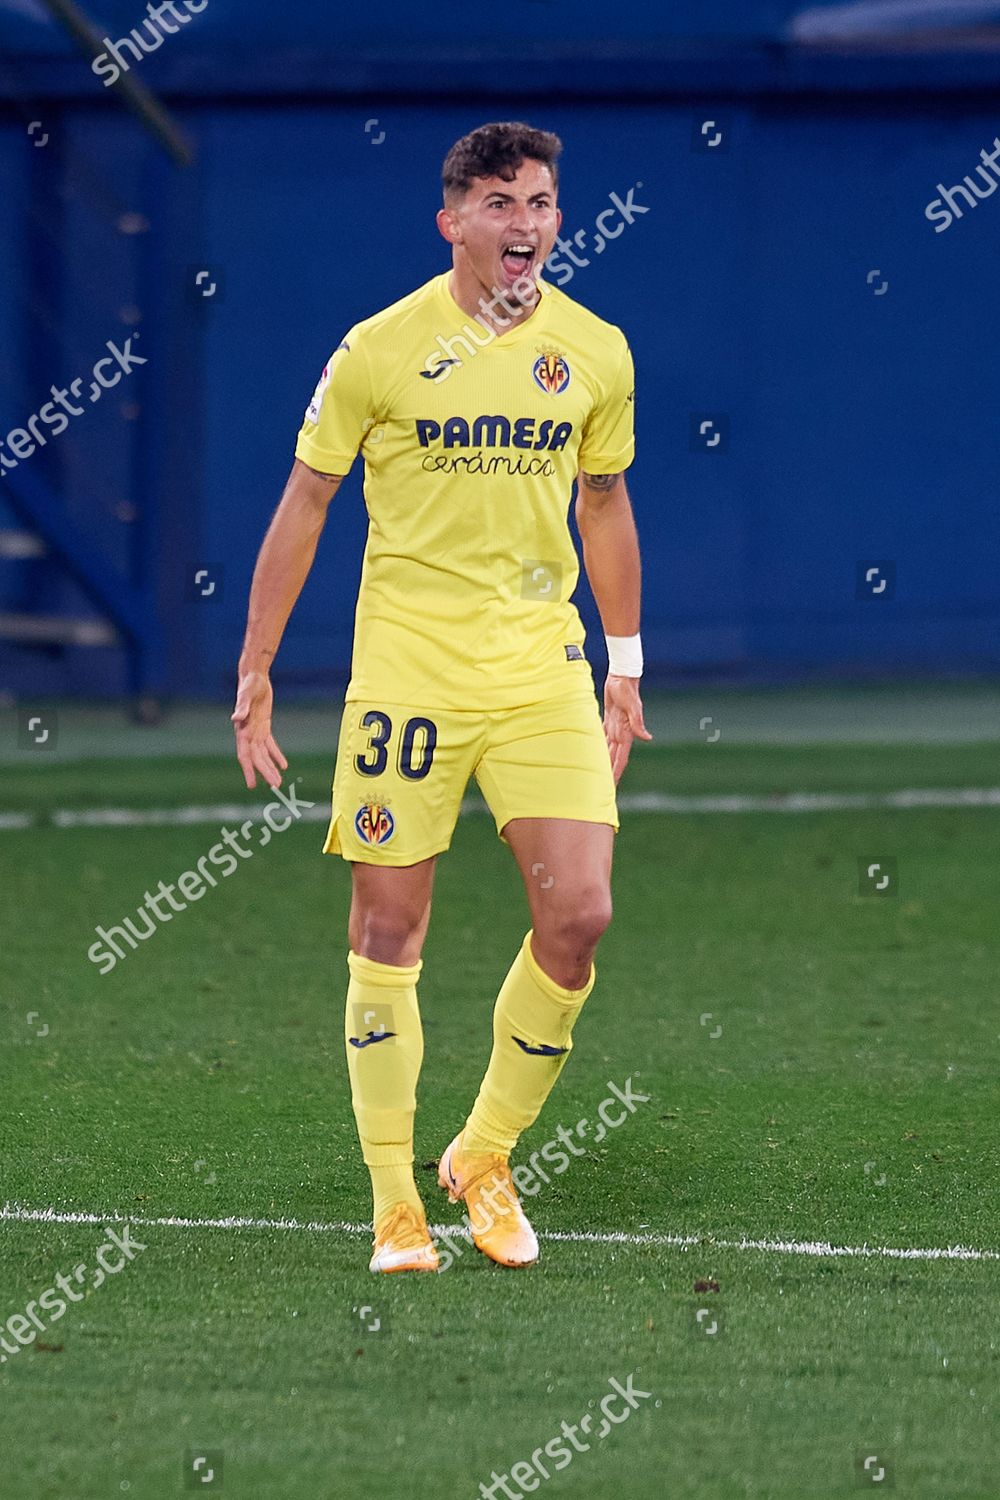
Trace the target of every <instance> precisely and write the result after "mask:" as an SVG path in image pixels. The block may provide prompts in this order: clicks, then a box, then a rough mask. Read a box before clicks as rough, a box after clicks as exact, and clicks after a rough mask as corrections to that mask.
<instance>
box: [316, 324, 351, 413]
mask: <svg viewBox="0 0 1000 1500" xmlns="http://www.w3.org/2000/svg"><path fill="white" fill-rule="evenodd" d="M341 349H344V350H346V351H347V352H348V353H350V349H351V346H350V344H349V343H348V342H347V340H346V339H345V340H344V342H343V343H342V344H338V345H337V348H336V349H335V350H334V352H333V354H331V355H330V358H329V359H328V360H327V362H326V364H325V365H324V366H323V373H322V375H321V376H320V377H319V384H318V385H317V387H316V389H315V390H314V391H313V393H312V400H311V401H310V402H309V405H308V406H307V407H306V421H307V422H312V423H313V424H314V425H316V424H317V423H318V422H319V418H320V412H321V411H322V410H323V397H324V396H325V395H326V388H327V386H328V385H329V384H330V373H331V371H332V369H333V361H334V360H335V359H336V357H337V355H338V354H339V353H340V351H341Z"/></svg>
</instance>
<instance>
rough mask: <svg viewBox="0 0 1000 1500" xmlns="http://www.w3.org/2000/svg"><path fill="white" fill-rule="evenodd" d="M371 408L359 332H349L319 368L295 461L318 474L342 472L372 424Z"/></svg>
mask: <svg viewBox="0 0 1000 1500" xmlns="http://www.w3.org/2000/svg"><path fill="white" fill-rule="evenodd" d="M374 404H375V403H374V396H373V393H372V387H371V376H370V373H369V369H368V361H367V359H366V358H365V351H364V348H363V346H362V341H361V339H360V338H359V336H358V330H357V329H356V328H352V329H351V331H350V333H349V334H348V335H347V337H346V338H345V339H344V341H343V343H342V344H340V345H339V346H338V348H337V349H336V350H335V351H334V353H333V354H331V355H330V358H329V360H328V361H327V363H326V365H325V366H324V368H323V373H322V375H321V376H320V379H319V384H318V385H317V387H316V389H315V391H314V392H313V396H312V400H311V401H310V403H309V405H308V407H307V408H306V414H305V419H304V421H303V423H302V427H301V429H300V431H299V435H298V440H297V441H296V444H295V457H296V458H300V459H301V460H302V462H303V463H304V464H308V465H309V467H310V468H311V469H317V470H318V471H319V472H320V473H321V474H346V473H347V472H348V470H349V469H350V467H351V465H352V464H353V462H354V459H355V457H356V455H357V452H358V449H359V448H360V446H361V443H362V441H363V440H364V437H365V434H366V432H367V431H368V429H369V428H370V427H371V426H372V423H373V422H374V420H375V418H374Z"/></svg>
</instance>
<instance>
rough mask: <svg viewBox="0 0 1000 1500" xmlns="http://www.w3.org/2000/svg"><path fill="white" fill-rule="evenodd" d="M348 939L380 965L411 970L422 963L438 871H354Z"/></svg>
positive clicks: (356, 948)
mask: <svg viewBox="0 0 1000 1500" xmlns="http://www.w3.org/2000/svg"><path fill="white" fill-rule="evenodd" d="M353 873H354V888H353V892H352V896H351V915H350V921H349V923H348V937H349V940H350V944H351V948H352V949H353V951H354V952H355V953H358V954H360V955H361V956H362V957H363V958H370V959H372V960H373V962H375V963H380V964H392V965H394V966H396V967H399V968H408V967H410V966H411V965H412V964H415V963H416V962H417V961H418V959H419V958H420V954H421V950H422V949H423V946H424V938H425V937H426V936H427V927H428V923H429V921H430V914H431V888H432V884H431V882H432V873H433V872H432V868H431V866H430V862H428V864H427V866H425V867H412V868H407V869H402V870H395V869H389V870H384V869H378V870H375V869H372V868H370V867H366V866H360V867H359V866H357V865H355V866H354V872H353Z"/></svg>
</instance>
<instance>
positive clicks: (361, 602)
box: [233, 123, 651, 1271]
mask: <svg viewBox="0 0 1000 1500" xmlns="http://www.w3.org/2000/svg"><path fill="white" fill-rule="evenodd" d="M561 149H562V147H561V142H560V141H559V139H558V137H556V136H554V135H552V134H550V133H548V132H546V131H541V130H535V129H532V128H531V127H529V126H527V125H523V124H510V123H508V124H493V125H484V126H482V127H481V128H480V129H478V130H474V131H473V132H472V133H471V134H470V135H467V136H465V137H464V138H463V139H462V140H460V141H458V142H457V143H456V145H455V146H453V147H452V149H451V151H450V152H449V154H448V156H447V159H446V161H445V163H444V207H443V208H442V209H441V211H440V212H439V213H438V215H437V224H438V228H439V230H440V232H441V234H442V235H443V237H444V238H445V240H447V242H448V244H449V245H450V246H451V247H452V269H451V271H450V272H446V273H445V274H443V275H440V276H436V277H434V278H433V279H432V280H431V281H429V282H427V283H426V285H424V286H421V287H420V288H418V290H417V291H415V292H412V293H411V294H410V295H409V296H407V297H404V298H403V299H402V301H400V302H396V303H394V304H393V305H392V306H391V307H389V308H386V309H385V311H383V312H379V313H376V314H375V315H374V316H373V317H370V318H366V319H365V320H364V321H363V322H361V323H358V324H357V325H356V326H355V327H353V328H351V329H350V330H349V331H348V333H347V334H346V336H345V337H344V339H343V341H342V342H341V343H340V344H339V345H338V347H337V349H336V351H335V352H334V354H333V355H332V357H331V359H330V361H329V363H328V364H327V366H326V368H325V369H324V371H323V375H322V378H321V380H320V382H319V384H318V386H317V388H316V391H315V394H314V395H313V398H312V401H311V402H310V404H309V408H308V410H307V412H306V415H305V421H304V424H303V426H302V429H301V432H300V433H299V437H298V443H297V446H296V450H295V454H296V456H295V463H294V466H293V468H292V472H291V475H290V478H289V480H288V484H287V486H286V488H285V492H284V494H283V496H282V499H281V503H280V505H279V507H278V510H277V512H276V514H275V516H274V519H273V520H272V522H271V526H270V529H269V530H268V533H267V536H266V538H265V540H264V544H263V546H262V548H261V552H260V557H259V559H258V561H257V567H256V570H255V572H254V578H253V585H252V589H251V593H250V607H249V619H248V624H247V632H246V640H245V643H244V647H243V652H242V655H241V658H240V665H239V687H238V692H237V699H236V708H235V712H234V713H233V722H234V724H235V726H236V740H237V755H238V758H239V762H240V765H241V766H242V768H243V772H244V775H245V778H246V782H247V785H248V786H249V787H253V786H254V785H255V784H256V776H257V775H258V774H259V775H261V776H262V777H263V778H264V780H265V781H266V782H267V783H268V785H270V786H272V787H273V786H277V785H279V784H280V781H281V772H282V771H283V770H285V769H287V764H288V763H287V761H286V760H285V757H284V755H283V754H282V753H281V751H280V749H279V748H278V746H277V744H276V743H275V740H274V738H273V736H272V732H271V713H272V704H273V695H272V689H271V682H270V677H269V673H270V668H271V663H272V661H273V659H274V656H275V653H276V652H277V650H278V645H279V643H280V641H281V637H282V634H283V632H284V628H285V625H286V623H287V621H288V617H289V615H290V613H291V610H292V607H293V605H294V604H295V601H296V599H297V598H298V595H299V592H300V590H301V588H302V585H303V584H304V582H305V579H306V577H307V575H308V573H309V569H310V566H311V564H312V561H313V557H314V555H315V551H316V545H317V543H318V541H319V537H320V533H321V532H322V530H323V525H324V522H325V520H326V515H327V507H328V506H329V503H330V501H331V499H332V498H333V495H334V494H335V492H336V490H337V488H338V486H339V485H340V483H341V481H342V479H343V478H344V476H345V475H346V474H347V473H348V471H349V469H350V468H351V465H352V463H353V461H354V458H355V456H356V454H357V452H358V450H359V449H360V451H361V452H362V454H363V455H364V462H365V501H366V505H367V508H368V514H369V528H368V540H367V545H366V548H365V556H364V567H363V572H362V578H361V586H360V591H359V594H358V601H357V613H356V619H355V633H354V655H353V663H352V676H351V680H350V685H349V687H348V690H347V695H346V703H345V708H344V715H343V722H342V727H341V733H340V744H339V748H338V752H337V762H336V770H335V774H334V781H333V810H332V817H331V821H330V827H329V832H328V834H327V839H326V844H325V852H326V853H329V854H339V855H341V856H342V857H343V858H344V859H345V860H348V861H349V862H350V865H351V875H352V901H351V912H350V920H349V927H348V939H349V944H350V951H349V953H348V959H347V962H348V969H349V984H348V990H347V1009H346V1025H345V1038H346V1051H347V1065H348V1071H349V1075H350V1081H351V1095H352V1102H353V1107H354V1114H355V1119H356V1121H357V1128H358V1135H359V1137H360V1141H361V1148H362V1152H363V1155H364V1160H365V1162H366V1164H367V1166H368V1169H369V1172H370V1174H371V1182H372V1192H373V1199H374V1213H373V1219H374V1230H375V1244H374V1253H373V1255H372V1258H371V1263H370V1265H371V1269H372V1270H373V1271H407V1270H413V1271H426V1270H435V1269H437V1268H438V1265H439V1262H438V1259H437V1254H436V1251H435V1248H434V1245H433V1243H432V1241H431V1238H430V1235H429V1233H428V1229H427V1220H426V1216H425V1212H424V1206H423V1203H422V1202H421V1199H420V1195H419V1193H418V1191H417V1188H416V1184H415V1182H414V1177H413V1118H414V1111H415V1107H416V1085H417V1077H418V1074H419V1072H420V1065H421V1060H422V1058H423V1037H422V1032H421V1026H420V1013H419V1010H418V1006H417V981H418V979H419V977H420V970H421V966H422V961H421V951H422V948H423V943H424V938H425V935H426V933H427V927H428V922H429V918H430V910H431V892H432V887H433V882H434V869H435V865H436V862H437V857H438V855H439V854H440V853H441V852H442V851H443V850H445V849H447V848H448V845H449V844H450V842H451V837H452V833H453V831H454V827H455V821H456V818H457V816H458V813H459V809H460V805H461V801H462V797H463V794H464V791H465V788H466V786H467V783H468V780H469V777H470V776H471V775H475V777H476V780H477V781H478V783H479V786H480V788H481V790H482V792H483V795H484V797H485V798H486V801H487V803H488V804H489V807H490V810H491V812H492V814H493V817H494V819H495V821H496V827H497V832H498V833H499V835H500V837H501V838H502V839H503V840H504V842H505V843H506V844H507V845H508V846H509V848H510V850H511V852H512V853H513V856H514V858H515V860H516V861H517V864H518V867H519V869H520V873H521V877H522V879H523V881H524V885H525V889H526V892H527V899H528V906H529V908H530V912H531V930H530V931H529V932H528V935H527V936H526V938H525V939H524V943H523V944H522V946H521V949H520V951H519V953H518V954H517V956H516V957H515V958H514V961H513V964H512V965H511V968H510V971H509V973H508V974H507V977H506V978H505V979H504V981H503V984H502V986H501V989H500V994H499V998H498V999H497V1001H496V1007H495V1009H494V1012H493V1050H492V1055H491V1057H490V1061H489V1066H488V1068H487V1071H486V1075H485V1077H484V1079H483V1082H482V1086H481V1088H480V1090H479V1096H478V1098H477V1099H476V1101H475V1103H474V1104H473V1107H472V1110H471V1113H470V1114H469V1116H468V1118H467V1120H466V1121H465V1124H464V1126H463V1128H462V1129H461V1130H460V1131H459V1133H458V1135H457V1136H456V1137H455V1139H454V1140H453V1141H452V1142H451V1144H450V1145H449V1146H447V1148H446V1149H445V1151H444V1152H443V1155H442V1157H441V1163H440V1171H439V1181H440V1184H441V1186H442V1187H444V1188H445V1189H446V1190H447V1191H448V1193H449V1195H450V1197H451V1199H452V1201H453V1202H457V1201H458V1200H459V1199H463V1200H464V1201H465V1204H466V1208H467V1210H468V1214H469V1219H470V1223H471V1227H472V1235H473V1240H474V1242H475V1244H476V1245H477V1246H478V1248H479V1249H480V1250H482V1251H484V1252H485V1253H486V1254H487V1255H488V1256H490V1257H492V1259H493V1260H495V1261H497V1262H499V1263H500V1264H501V1265H505V1266H527V1265H530V1264H531V1263H532V1262H534V1261H535V1260H536V1259H537V1258H538V1242H537V1240H536V1237H535V1234H534V1232H533V1230H532V1228H531V1225H530V1224H529V1223H528V1220H527V1218H526V1216H525V1214H524V1212H523V1210H522V1208H521V1205H520V1203H519V1201H518V1198H517V1193H516V1191H515V1188H514V1183H513V1181H512V1178H511V1172H510V1167H509V1165H508V1161H509V1157H510V1154H511V1151H512V1150H513V1148H514V1146H515V1144H516V1143H517V1140H518V1137H519V1136H520V1134H521V1132H522V1131H523V1130H524V1129H525V1128H526V1127H527V1126H529V1125H530V1124H531V1123H532V1122H533V1121H534V1120H535V1119H536V1118H537V1116H538V1114H539V1111H540V1110H541V1108H542V1106H543V1104H544V1103H545V1100H546V1098H547V1097H548V1095H549V1092H550V1090H551V1089H552V1087H553V1085H554V1084H555V1082H556V1079H557V1078H558V1076H559V1074H560V1072H561V1070H562V1067H563V1065H564V1063H565V1062H566V1058H567V1055H568V1054H569V1051H570V1049H571V1047H572V1032H573V1026H574V1024H575V1022H576V1020H577V1018H578V1016H579V1014H580V1011H581V1009H582V1008H583V1004H584V1002H585V1000H586V999H587V996H588V995H589V994H590V992H591V989H592V987H593V984H594V966H593V958H594V953H595V950H596V947H597V944H598V941H599V939H600V937H601V934H602V933H603V932H604V930H605V928H606V927H607V925H608V922H609V921H610V918H611V896H610V876H611V856H612V845H613V842H614V835H615V832H616V830H617V828H618V817H617V811H616V803H615V787H616V784H617V781H618V779H619V777H620V776H621V773H622V771H623V770H624V768H625V765H626V762H627V761H628V758H629V751H630V749H631V746H632V742H633V739H634V738H636V737H637V738H640V739H644V740H648V739H650V738H651V736H650V734H649V733H648V731H647V730H646V727H645V724H644V723H643V715H642V705H641V702H640V698H639V678H640V675H641V672H642V650H641V642H640V637H639V589H640V565H639V549H638V542H637V539H636V531H635V524H634V521H633V517H632V509H631V504H630V501H629V497H628V493H627V490H626V487H625V480H624V470H625V469H626V468H627V467H628V466H629V464H630V463H631V462H632V457H633V447H634V444H633V423H632V415H633V396H634V387H633V382H634V376H633V369H632V358H631V354H630V352H629V348H628V344H627V343H626V340H625V337H624V335H623V334H622V333H621V331H620V330H619V329H618V328H615V327H613V326H612V325H611V324H609V323H605V322H603V321H602V320H601V319H600V318H598V317H595V315H594V314H593V313H591V312H589V311H587V310H586V309H585V308H583V307H581V306H579V305H578V304H577V303H576V302H573V301H571V300H570V298H569V297H567V296H565V295H564V294H563V293H562V292H561V291H558V290H556V289H554V288H553V287H551V286H549V285H548V284H547V283H546V282H545V281H544V280H543V278H542V276H541V272H542V269H543V267H544V264H545V261H546V259H547V257H548V256H550V255H551V253H552V251H553V247H554V245H555V242H556V237H557V235H558V232H559V227H560V224H561V221H562V215H561V214H560V211H559V208H558V204H557V196H558V168H557V160H558V157H559V154H560V152H561ZM574 479H578V488H577V499H576V517H577V522H578V524H579V529H580V535H581V538H582V541H583V555H584V562H585V565H586V568H587V574H588V577H589V579H590V583H591V586H592V588H593V591H594V595H595V598H596V600H597V604H598V608H599V610H600V613H601V620H602V623H603V626H604V630H605V632H606V636H607V641H608V653H609V672H608V677H607V681H606V683H605V689H604V720H603V731H602V724H601V718H600V715H599V712H598V706H597V701H596V698H595V695H594V687H593V678H592V676H591V670H590V667H589V665H588V662H587V660H586V657H585V656H584V652H583V641H584V632H583V627H582V625H581V622H580V619H579V616H578V614H577V612H576V609H575V608H574V606H573V605H572V604H571V603H570V596H571V595H572V593H573V590H574V588H575V586H576V582H577V577H578V573H579V564H578V559H577V556H576V550H575V548H574V546H573V542H572V538H571V536H570V532H569V527H568V524H567V512H568V508H569V503H570V499H571V494H572V488H573V482H574Z"/></svg>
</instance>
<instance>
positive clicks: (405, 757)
mask: <svg viewBox="0 0 1000 1500" xmlns="http://www.w3.org/2000/svg"><path fill="white" fill-rule="evenodd" d="M470 776H475V778H476V781H477V782H478V783H479V788H480V791H481V792H482V794H483V796H484V797H485V799H486V802H487V803H488V805H489V809H490V811H491V813H492V814H493V818H494V820H495V822H496V826H497V833H498V834H500V836H501V838H502V837H503V830H504V827H505V826H506V824H507V823H508V822H509V821H510V820H511V818H576V819H579V820H580V821H581V822H584V823H609V824H610V825H611V827H612V828H615V829H617V828H618V810H617V806H616V803H615V784H614V778H613V776H612V774H611V757H610V755H609V754H608V747H607V744H606V742H605V739H604V729H603V727H602V724H601V717H600V713H599V712H598V707H597V701H596V699H595V698H594V695H593V693H592V692H591V691H590V690H589V688H588V690H587V692H586V693H582V692H580V691H579V690H577V691H575V692H573V693H572V694H571V695H569V696H567V697H562V698H555V699H548V700H546V701H544V702H542V703H532V704H529V705H528V706H527V707H525V708H512V709H504V710H501V711H492V712H482V711H478V710H468V711H466V710H464V709H463V710H461V711H456V710H454V709H440V710H435V709H429V708H422V707H417V706H415V705H414V704H399V703H385V702H382V701H381V700H380V701H379V702H377V703H376V702H374V701H373V702H367V701H359V700H349V701H348V702H347V703H346V704H345V705H344V717H343V720H342V722H341V726H340V744H339V746H338V749H337V768H336V772H335V774H334V778H333V815H332V817H331V820H330V829H329V832H328V833H327V836H326V843H325V844H324V846H323V852H324V853H325V854H341V855H343V857H344V859H347V860H352V861H354V860H358V861H360V862H361V863H362V864H370V865H412V864H416V863H417V861H418V860H421V859H429V858H430V856H431V855H432V854H440V853H441V851H442V850H443V849H447V848H448V845H449V844H450V843H451V836H452V834H453V833H454V831H455V823H456V820H457V818H458V814H459V810H460V808H461V806H462V798H463V796H464V795H465V789H466V787H467V785H468V782H469V777H470Z"/></svg>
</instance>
